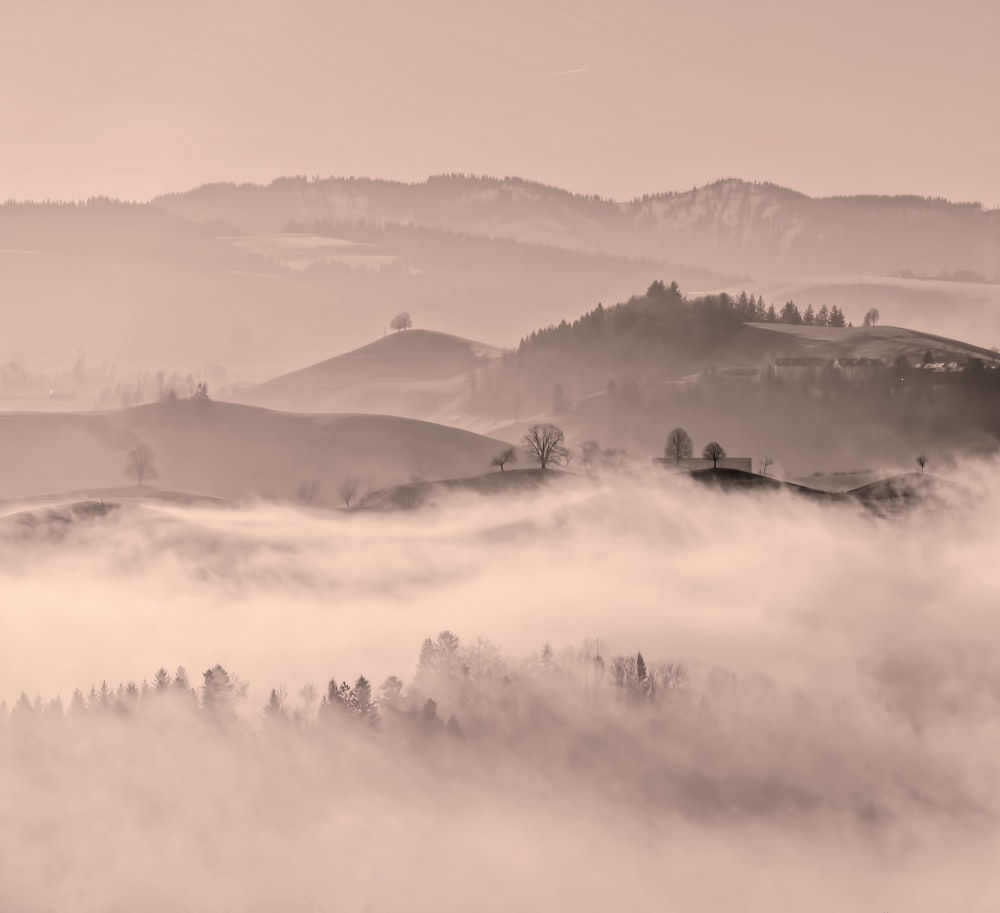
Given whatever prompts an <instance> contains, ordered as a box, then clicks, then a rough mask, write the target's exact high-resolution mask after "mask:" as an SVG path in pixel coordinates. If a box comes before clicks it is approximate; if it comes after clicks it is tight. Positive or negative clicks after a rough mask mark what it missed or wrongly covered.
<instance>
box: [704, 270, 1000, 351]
mask: <svg viewBox="0 0 1000 913" xmlns="http://www.w3.org/2000/svg"><path fill="white" fill-rule="evenodd" d="M744 290H746V291H747V292H749V293H750V294H753V295H762V296H763V297H764V298H765V299H766V300H768V301H774V302H775V303H776V304H777V306H778V307H779V308H780V307H781V305H782V304H783V303H784V302H785V301H788V300H794V301H796V302H797V303H799V304H800V305H801V306H803V307H804V306H805V305H807V304H811V305H812V306H813V307H814V308H815V309H817V310H818V309H819V308H821V307H826V308H832V307H833V306H834V305H837V306H838V307H840V308H841V309H842V310H843V311H844V312H845V313H847V314H848V315H850V316H851V317H852V318H853V320H854V323H855V324H860V323H861V318H862V317H863V315H864V314H865V313H866V312H867V311H869V310H870V309H871V308H876V309H877V310H878V311H879V313H880V315H881V321H882V323H883V324H891V325H895V326H901V327H920V328H921V329H922V330H924V331H926V332H928V333H931V334H934V335H937V336H943V337H945V338H957V339H967V340H970V341H971V342H974V343H976V344H977V345H979V346H987V347H990V346H994V345H998V346H1000V284H997V283H989V282H973V281H968V280H958V279H929V278H927V279H918V278H913V277H906V276H873V275H861V276H859V275H853V276H833V275H825V276H798V277H794V276H793V277H786V278H784V279H780V278H779V279H765V280H756V281H749V282H745V283H741V284H739V285H733V286H729V287H727V288H724V289H718V290H716V291H725V292H728V293H729V294H731V295H733V296H737V295H739V294H740V292H742V291H744Z"/></svg>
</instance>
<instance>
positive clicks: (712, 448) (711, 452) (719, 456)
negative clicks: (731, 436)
mask: <svg viewBox="0 0 1000 913" xmlns="http://www.w3.org/2000/svg"><path fill="white" fill-rule="evenodd" d="M701 455H702V456H703V457H704V458H705V459H706V460H711V461H712V468H713V469H718V468H719V460H724V459H725V458H726V451H725V450H723V449H722V445H721V444H719V443H718V442H716V441H709V442H708V443H707V444H706V445H705V449H704V450H703V451H702V452H701Z"/></svg>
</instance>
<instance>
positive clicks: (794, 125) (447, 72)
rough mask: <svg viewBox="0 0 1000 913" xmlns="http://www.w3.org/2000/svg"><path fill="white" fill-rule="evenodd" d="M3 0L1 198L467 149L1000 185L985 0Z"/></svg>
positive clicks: (377, 170) (646, 186) (313, 168)
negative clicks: (813, 0) (349, 1)
mask: <svg viewBox="0 0 1000 913" xmlns="http://www.w3.org/2000/svg"><path fill="white" fill-rule="evenodd" d="M0 6H2V8H3V9H2V15H0V24H2V25H0V27H2V34H3V38H4V40H3V53H2V55H0V79H2V82H3V86H4V89H3V92H0V124H2V133H0V198H10V197H14V198H19V199H26V198H33V199H38V198H46V197H48V198H81V197H86V196H89V195H92V194H98V193H103V194H108V195H111V196H119V197H124V198H129V199H146V198H148V197H150V196H152V195H155V194H157V193H161V192H164V191H168V190H183V189H187V188H189V187H192V186H195V185H197V184H201V183H204V182H207V181H215V180H231V181H256V182H267V181H270V180H271V179H273V178H274V177H278V176H281V175H290V174H306V175H310V176H313V175H319V176H324V177H326V176H332V175H351V174H354V175H365V176H372V177H387V178H396V179H402V180H423V179H424V178H425V177H427V176H428V175H429V174H437V173H442V172H452V171H460V172H474V173H485V174H492V175H500V176H502V175H508V174H514V175H519V176H523V177H527V178H532V179H535V180H540V181H544V182H545V183H550V184H555V185H559V186H562V187H566V188H568V189H570V190H574V191H579V192H584V193H598V194H601V195H602V196H610V197H614V198H617V199H626V198H629V197H632V196H634V195H637V194H641V193H645V192H658V191H662V190H685V189H689V188H690V187H692V186H694V185H695V184H703V183H707V182H709V181H712V180H715V179H717V178H721V177H742V178H746V179H748V180H769V181H774V182H776V183H779V184H784V185H786V186H789V187H793V188H796V189H798V190H802V191H804V192H806V193H810V194H813V195H825V194H834V193H919V194H927V195H934V196H945V197H948V198H951V199H960V200H978V201H982V202H984V203H985V204H986V205H988V206H1000V168H998V167H997V161H998V151H1000V104H998V103H997V96H998V94H1000V53H998V49H997V45H998V41H1000V39H998V35H1000V3H998V2H996V0H952V2H934V3H931V2H925V0H863V2H862V0H837V2H828V0H823V2H811V0H754V2H747V0H711V2H695V0H686V2H678V0H490V2H484V0H369V2H366V0H357V2H352V3H344V2H341V0H170V2H159V0H0Z"/></svg>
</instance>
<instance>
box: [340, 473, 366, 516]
mask: <svg viewBox="0 0 1000 913" xmlns="http://www.w3.org/2000/svg"><path fill="white" fill-rule="evenodd" d="M360 487H361V486H360V484H359V483H358V480H357V479H356V478H354V476H348V477H347V478H346V479H344V481H343V482H341V483H340V488H338V489H337V491H338V492H339V494H340V500H341V501H343V502H344V507H346V508H347V509H348V510H350V507H351V502H352V501H353V500H354V499H355V498H357V496H358V490H359V489H360Z"/></svg>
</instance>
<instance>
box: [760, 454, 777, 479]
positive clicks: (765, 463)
mask: <svg viewBox="0 0 1000 913" xmlns="http://www.w3.org/2000/svg"><path fill="white" fill-rule="evenodd" d="M773 463H774V460H772V459H771V458H770V457H769V456H766V457H764V458H763V459H762V460H761V461H760V474H761V475H762V476H766V475H767V471H768V469H770V468H771V465H772V464H773Z"/></svg>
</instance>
